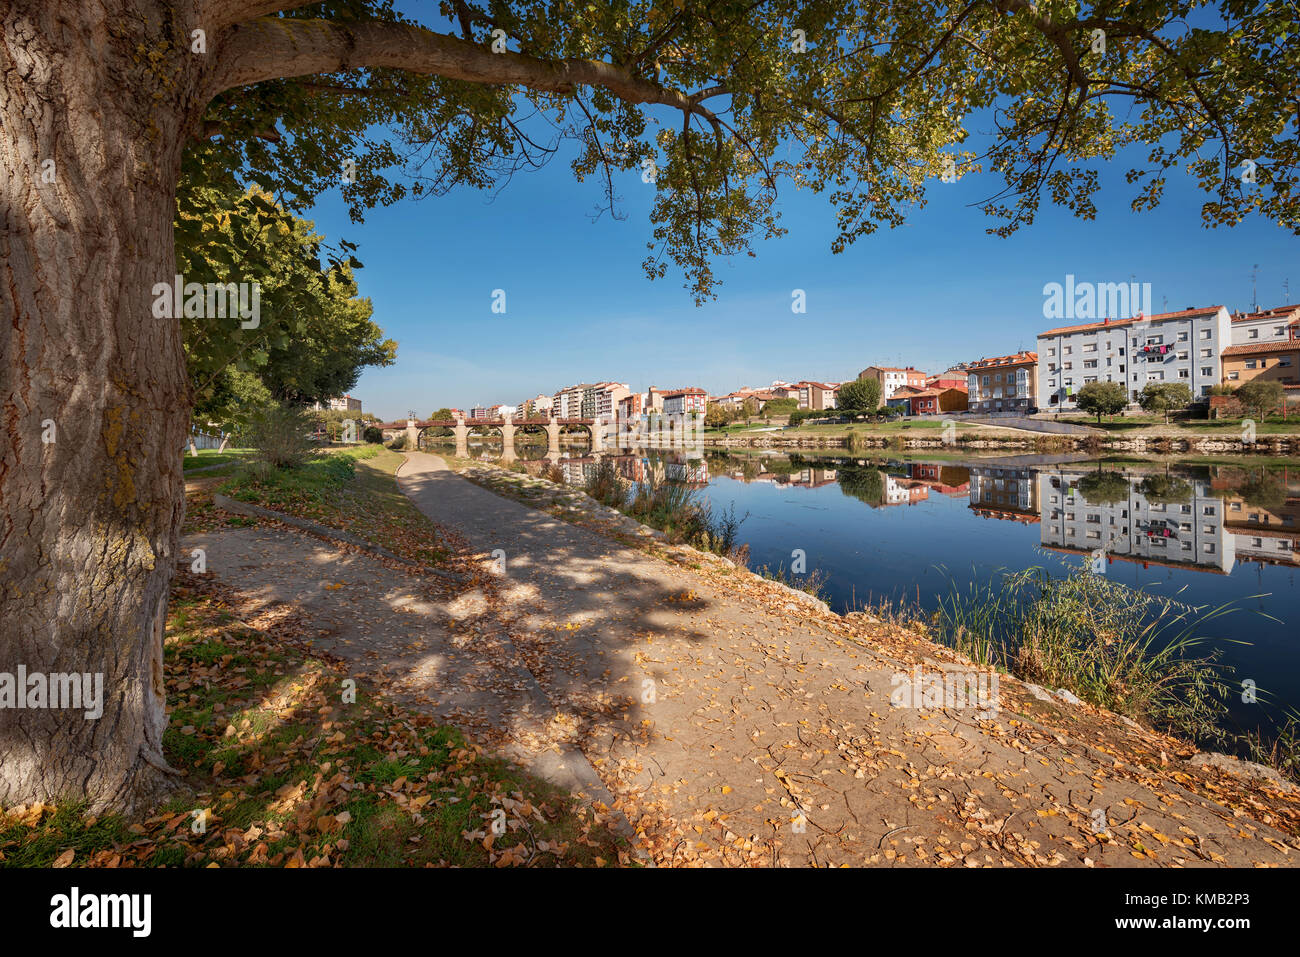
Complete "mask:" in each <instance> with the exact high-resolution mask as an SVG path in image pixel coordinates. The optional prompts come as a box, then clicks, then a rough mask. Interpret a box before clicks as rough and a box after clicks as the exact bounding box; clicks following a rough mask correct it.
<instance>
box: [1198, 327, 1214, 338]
mask: <svg viewBox="0 0 1300 957" xmlns="http://www.w3.org/2000/svg"><path fill="white" fill-rule="evenodd" d="M1212 335H1214V333H1213V331H1212V330H1210V329H1202V330H1201V336H1200V338H1202V339H1209V338H1210V337H1211V336H1212Z"/></svg>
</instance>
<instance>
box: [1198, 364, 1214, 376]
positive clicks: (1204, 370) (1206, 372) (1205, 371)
mask: <svg viewBox="0 0 1300 957" xmlns="http://www.w3.org/2000/svg"><path fill="white" fill-rule="evenodd" d="M1201 375H1203V376H1204V375H1214V370H1213V369H1211V368H1210V367H1209V366H1201Z"/></svg>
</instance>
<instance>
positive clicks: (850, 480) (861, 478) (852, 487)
mask: <svg viewBox="0 0 1300 957" xmlns="http://www.w3.org/2000/svg"><path fill="white" fill-rule="evenodd" d="M835 481H836V482H838V483H839V486H840V491H841V492H843V493H844V494H845V495H849V496H852V497H853V498H856V499H858V500H859V501H861V502H865V503H866V504H867V505H870V506H871V507H872V508H876V507H877V506H879V505H883V504H884V503H885V475H884V473H883V472H881V471H880V469H863V468H848V469H840V470H839V471H838V472H836V473H835Z"/></svg>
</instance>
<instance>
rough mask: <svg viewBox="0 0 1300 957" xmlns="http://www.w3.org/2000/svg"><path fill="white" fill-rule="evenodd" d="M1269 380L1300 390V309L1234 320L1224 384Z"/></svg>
mask: <svg viewBox="0 0 1300 957" xmlns="http://www.w3.org/2000/svg"><path fill="white" fill-rule="evenodd" d="M1251 379H1268V380H1270V381H1273V382H1280V383H1282V385H1283V387H1289V388H1291V389H1292V390H1300V306H1280V307H1278V308H1275V309H1264V310H1261V311H1259V312H1248V313H1236V314H1235V315H1233V317H1232V345H1230V346H1228V348H1226V349H1224V350H1223V381H1224V382H1225V383H1227V384H1228V385H1231V386H1234V387H1235V386H1239V385H1241V384H1243V383H1246V382H1249V381H1250V380H1251Z"/></svg>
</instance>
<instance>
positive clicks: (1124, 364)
mask: <svg viewBox="0 0 1300 957" xmlns="http://www.w3.org/2000/svg"><path fill="white" fill-rule="evenodd" d="M1231 325H1232V320H1231V317H1230V316H1229V314H1228V310H1227V309H1225V308H1224V307H1223V306H1210V307H1207V308H1204V309H1185V310H1183V311H1181V312H1167V313H1161V314H1158V315H1153V316H1144V315H1142V314H1141V313H1139V314H1138V315H1136V316H1134V317H1133V318H1131V319H1115V320H1111V319H1104V320H1102V321H1101V322H1087V323H1082V324H1080V325H1074V326H1062V327H1061V328H1058V329H1049V330H1047V331H1046V332H1043V333H1039V335H1038V403H1039V405H1040V406H1042V407H1044V408H1045V409H1049V410H1063V409H1075V408H1077V407H1078V406H1077V404H1076V402H1075V398H1074V397H1075V396H1076V395H1077V394H1078V392H1079V390H1080V389H1081V388H1083V386H1085V385H1086V384H1088V383H1089V382H1118V383H1121V384H1122V385H1124V387H1125V390H1126V391H1127V392H1128V395H1129V400H1130V402H1137V397H1138V395H1139V393H1141V391H1142V388H1143V387H1144V386H1145V385H1146V384H1147V383H1148V382H1181V383H1183V384H1185V385H1186V386H1187V387H1188V388H1190V389H1191V391H1192V395H1193V396H1194V397H1196V398H1200V397H1202V396H1207V395H1209V393H1210V389H1211V388H1213V387H1214V386H1216V385H1218V384H1219V383H1220V382H1221V381H1222V372H1223V364H1222V355H1223V350H1224V349H1226V348H1227V347H1228V346H1229V345H1231V341H1232V340H1231V336H1232V332H1231Z"/></svg>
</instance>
